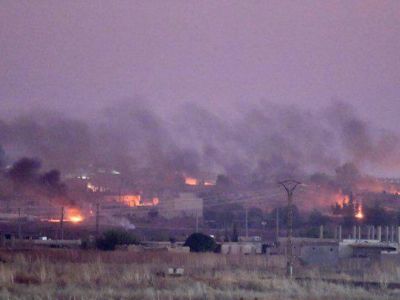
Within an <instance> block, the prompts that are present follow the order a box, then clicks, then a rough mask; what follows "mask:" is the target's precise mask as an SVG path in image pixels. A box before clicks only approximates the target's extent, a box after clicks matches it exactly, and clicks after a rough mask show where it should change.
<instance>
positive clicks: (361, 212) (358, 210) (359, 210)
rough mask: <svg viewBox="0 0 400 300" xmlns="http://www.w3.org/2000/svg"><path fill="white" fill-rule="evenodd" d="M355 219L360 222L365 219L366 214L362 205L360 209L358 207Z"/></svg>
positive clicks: (359, 206)
mask: <svg viewBox="0 0 400 300" xmlns="http://www.w3.org/2000/svg"><path fill="white" fill-rule="evenodd" d="M355 217H356V219H359V220H361V219H363V218H364V213H363V211H362V205H361V204H359V205H358V207H357V212H356V214H355Z"/></svg>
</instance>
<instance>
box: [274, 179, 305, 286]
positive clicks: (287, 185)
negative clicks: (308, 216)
mask: <svg viewBox="0 0 400 300" xmlns="http://www.w3.org/2000/svg"><path fill="white" fill-rule="evenodd" d="M279 184H280V185H281V186H283V188H284V189H285V190H286V193H287V196H288V207H287V210H288V220H287V242H286V247H287V250H286V251H287V254H286V255H287V264H286V275H287V276H288V277H289V278H290V279H291V278H292V276H293V244H292V234H293V205H292V204H293V199H292V197H293V192H294V190H295V189H296V187H297V186H298V185H299V184H301V183H300V182H298V181H296V180H284V181H281V182H279Z"/></svg>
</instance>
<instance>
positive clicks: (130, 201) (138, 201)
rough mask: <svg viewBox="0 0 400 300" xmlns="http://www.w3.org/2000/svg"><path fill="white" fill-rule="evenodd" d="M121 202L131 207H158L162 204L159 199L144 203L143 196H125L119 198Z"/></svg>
mask: <svg viewBox="0 0 400 300" xmlns="http://www.w3.org/2000/svg"><path fill="white" fill-rule="evenodd" d="M119 202H121V203H123V204H125V205H127V206H129V207H136V206H156V205H158V204H159V203H160V200H159V199H158V198H157V197H153V198H152V199H151V200H149V201H144V200H143V199H142V197H141V195H123V196H120V197H119Z"/></svg>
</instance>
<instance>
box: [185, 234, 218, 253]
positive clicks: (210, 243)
mask: <svg viewBox="0 0 400 300" xmlns="http://www.w3.org/2000/svg"><path fill="white" fill-rule="evenodd" d="M184 246H186V247H189V248H190V251H191V252H213V251H215V249H216V248H217V243H216V242H215V240H214V239H213V238H212V237H210V236H209V235H206V234H203V233H199V232H196V233H192V234H191V235H190V236H189V237H188V238H187V239H186V241H185V244H184Z"/></svg>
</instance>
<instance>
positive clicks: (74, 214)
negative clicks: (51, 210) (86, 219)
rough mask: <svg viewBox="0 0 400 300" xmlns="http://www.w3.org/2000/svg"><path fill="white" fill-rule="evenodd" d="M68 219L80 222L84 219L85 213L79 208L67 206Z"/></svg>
mask: <svg viewBox="0 0 400 300" xmlns="http://www.w3.org/2000/svg"><path fill="white" fill-rule="evenodd" d="M65 215H66V220H67V221H70V222H72V223H80V222H82V221H83V215H82V213H81V211H80V210H79V209H77V208H67V211H66V214H65Z"/></svg>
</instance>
